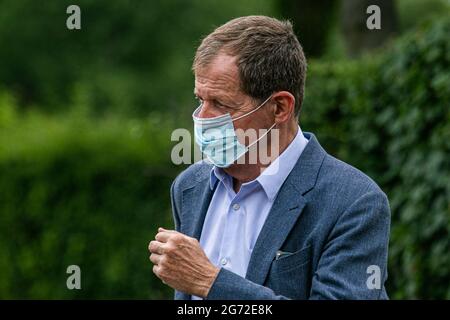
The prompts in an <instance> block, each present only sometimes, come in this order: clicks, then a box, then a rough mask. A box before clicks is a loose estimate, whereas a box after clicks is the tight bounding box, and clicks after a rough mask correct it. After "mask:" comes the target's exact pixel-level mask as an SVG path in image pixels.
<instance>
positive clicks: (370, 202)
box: [207, 191, 390, 300]
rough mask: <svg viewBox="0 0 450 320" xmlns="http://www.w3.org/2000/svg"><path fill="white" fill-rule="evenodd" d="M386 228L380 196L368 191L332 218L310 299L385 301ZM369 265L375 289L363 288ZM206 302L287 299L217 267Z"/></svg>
mask: <svg viewBox="0 0 450 320" xmlns="http://www.w3.org/2000/svg"><path fill="white" fill-rule="evenodd" d="M389 226H390V210H389V205H388V201H387V198H386V196H385V195H384V193H383V192H381V191H374V192H368V193H366V194H364V195H363V196H361V197H360V198H358V199H357V200H356V201H355V202H354V203H353V204H352V205H350V207H348V208H347V209H346V210H345V211H344V212H343V214H342V215H341V216H340V217H339V218H338V220H337V222H336V224H335V225H334V227H333V229H332V231H331V233H330V235H329V237H328V240H329V241H328V242H327V244H326V245H325V247H324V249H323V252H322V255H321V257H320V258H319V262H318V266H317V268H316V271H315V273H314V276H313V279H312V286H311V292H310V299H379V298H387V295H386V291H385V289H384V282H385V280H386V278H387V270H386V269H387V250H388V237H389ZM371 266H375V268H377V267H378V268H379V271H380V288H379V289H376V288H373V286H368V285H367V281H368V279H369V277H370V276H371V274H369V273H368V270H372V269H368V268H369V267H371ZM375 285H376V283H375ZM207 299H210V300H213V299H224V300H229V299H230V300H232V299H243V300H255V299H256V300H265V299H269V300H284V299H289V298H288V297H285V296H281V295H276V294H275V292H274V291H273V290H271V289H270V288H267V287H264V286H262V285H258V284H256V283H254V282H251V281H249V280H247V279H245V278H243V277H241V276H239V275H237V274H235V273H233V272H231V271H229V270H226V269H224V268H222V269H220V272H219V274H218V276H217V278H216V280H215V282H214V283H213V285H212V287H211V289H210V291H209V293H208V296H207Z"/></svg>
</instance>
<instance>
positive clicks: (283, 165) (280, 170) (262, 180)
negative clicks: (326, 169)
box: [209, 126, 308, 200]
mask: <svg viewBox="0 0 450 320" xmlns="http://www.w3.org/2000/svg"><path fill="white" fill-rule="evenodd" d="M307 143H308V140H307V139H306V138H305V137H304V136H303V132H302V130H301V129H300V126H299V127H298V130H297V134H296V136H295V138H294V140H292V141H291V143H290V144H289V145H288V147H287V148H286V149H285V150H284V151H283V152H282V153H281V154H280V155H279V156H278V157H277V158H276V159H275V160H274V161H273V162H272V163H271V164H270V165H269V166H268V167H267V168H266V169H265V170H264V171H263V172H262V173H261V174H260V175H259V176H258V177H257V178H256V179H255V180H256V181H257V182H258V183H259V184H260V185H261V187H262V188H263V190H264V192H265V193H266V195H267V197H268V198H269V199H270V200H273V199H274V198H275V196H276V195H277V193H278V191H279V190H280V188H281V186H282V185H283V183H284V181H285V180H286V178H287V177H288V175H289V173H290V172H291V171H292V169H293V168H294V166H295V164H296V163H297V161H298V159H299V157H300V155H301V154H302V152H303V150H304V149H305V147H306V144H307ZM255 180H253V181H250V182H246V183H244V184H243V185H246V184H251V183H254V181H255ZM217 181H221V182H222V183H224V184H225V186H227V185H232V183H231V182H232V179H231V177H230V176H229V175H228V174H227V173H226V172H225V171H224V170H223V169H221V168H218V167H213V168H212V170H211V175H210V180H209V182H210V187H211V190H212V189H214V186H215V185H216V183H217Z"/></svg>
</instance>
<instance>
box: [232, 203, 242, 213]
mask: <svg viewBox="0 0 450 320" xmlns="http://www.w3.org/2000/svg"><path fill="white" fill-rule="evenodd" d="M240 207H241V206H240V205H239V203H235V204H233V209H234V211H237V210H239V208H240Z"/></svg>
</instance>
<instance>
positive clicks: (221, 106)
mask: <svg viewBox="0 0 450 320" xmlns="http://www.w3.org/2000/svg"><path fill="white" fill-rule="evenodd" d="M214 105H215V106H216V107H218V108H228V106H226V105H224V104H223V103H220V102H219V101H217V100H214Z"/></svg>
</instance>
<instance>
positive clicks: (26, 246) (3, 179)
mask: <svg viewBox="0 0 450 320" xmlns="http://www.w3.org/2000/svg"><path fill="white" fill-rule="evenodd" d="M4 100H5V99H3V101H4ZM0 101H2V99H0ZM0 104H1V102H0ZM1 107H2V113H0V114H1V116H0V119H2V120H0V195H1V198H0V213H1V214H0V274H1V280H0V297H1V298H46V299H47V298H50V299H60V298H63V299H64V298H144V299H145V298H164V297H170V296H171V290H169V289H168V288H167V287H165V286H163V285H162V284H161V282H160V281H159V279H157V278H156V277H155V276H154V275H153V273H152V270H151V269H152V268H151V263H150V261H149V260H148V255H149V254H148V250H147V245H148V242H149V241H150V240H151V239H153V237H154V235H155V234H156V229H157V227H158V226H167V227H171V226H172V219H171V213H170V204H169V203H170V202H169V191H168V190H169V187H170V183H171V180H172V179H173V178H174V176H175V175H176V172H175V169H177V168H174V167H173V166H171V165H169V163H170V158H169V157H170V134H169V133H170V131H169V130H168V129H167V128H166V127H164V125H163V123H162V121H161V119H159V118H158V117H156V116H152V117H150V119H148V120H146V121H142V120H141V121H135V120H134V121H133V120H120V119H106V120H103V121H99V122H93V121H92V120H87V119H85V118H83V117H78V116H76V115H71V116H69V117H65V118H50V119H48V118H43V117H40V116H36V115H29V116H25V117H19V116H17V115H14V112H13V110H12V108H9V109H8V108H7V105H5V104H3V105H1ZM5 110H6V111H5ZM8 110H9V111H8ZM72 264H74V265H79V266H80V268H81V280H82V281H81V286H82V290H72V291H70V290H68V289H67V288H66V279H67V277H68V276H69V275H68V274H66V269H67V267H68V266H69V265H72Z"/></svg>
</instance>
